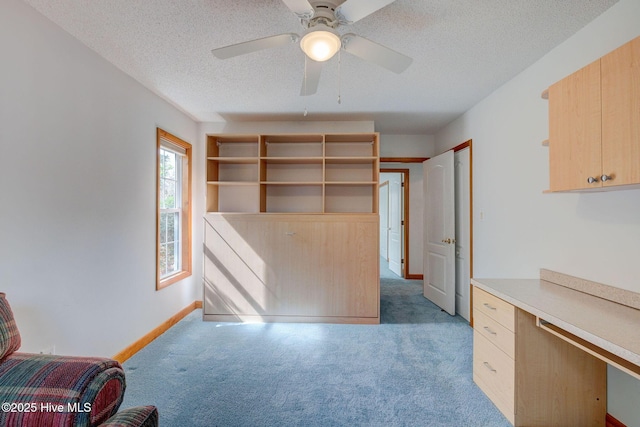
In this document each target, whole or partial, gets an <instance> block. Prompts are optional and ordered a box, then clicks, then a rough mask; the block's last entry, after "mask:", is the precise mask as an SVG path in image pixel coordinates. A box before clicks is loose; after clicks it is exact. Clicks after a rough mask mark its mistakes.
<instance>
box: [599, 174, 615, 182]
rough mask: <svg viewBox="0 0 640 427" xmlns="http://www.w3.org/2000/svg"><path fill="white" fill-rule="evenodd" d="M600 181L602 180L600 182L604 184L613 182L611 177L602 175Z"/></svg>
mask: <svg viewBox="0 0 640 427" xmlns="http://www.w3.org/2000/svg"><path fill="white" fill-rule="evenodd" d="M600 179H601V180H602V182H605V181H611V180H613V177H612V176H611V175H602V176H601V177H600Z"/></svg>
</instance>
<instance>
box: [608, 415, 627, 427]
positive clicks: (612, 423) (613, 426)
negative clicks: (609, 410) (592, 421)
mask: <svg viewBox="0 0 640 427" xmlns="http://www.w3.org/2000/svg"><path fill="white" fill-rule="evenodd" d="M605 421H606V424H605V426H606V427H627V426H626V425H625V424H624V423H622V422H620V421H618V420H617V419H615V418H614V417H613V415H611V414H607V417H606V418H605Z"/></svg>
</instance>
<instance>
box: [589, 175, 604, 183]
mask: <svg viewBox="0 0 640 427" xmlns="http://www.w3.org/2000/svg"><path fill="white" fill-rule="evenodd" d="M603 176H604V175H603ZM587 182H588V183H589V184H594V183H596V182H598V178H595V177H593V176H590V177H589V178H587Z"/></svg>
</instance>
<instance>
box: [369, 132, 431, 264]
mask: <svg viewBox="0 0 640 427" xmlns="http://www.w3.org/2000/svg"><path fill="white" fill-rule="evenodd" d="M435 155H436V153H435V146H434V138H433V137H432V136H431V135H381V136H380V157H433V156H435ZM380 167H381V168H389V169H409V233H408V237H409V274H413V275H421V274H422V273H423V270H422V252H423V250H422V246H423V245H422V240H423V239H422V230H423V227H422V224H423V219H422V215H423V213H422V211H423V209H422V207H423V202H422V200H423V195H422V193H423V190H422V163H382V164H381V165H380Z"/></svg>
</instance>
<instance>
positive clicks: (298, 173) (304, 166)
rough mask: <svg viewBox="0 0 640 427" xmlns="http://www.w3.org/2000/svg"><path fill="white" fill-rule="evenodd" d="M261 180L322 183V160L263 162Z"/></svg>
mask: <svg viewBox="0 0 640 427" xmlns="http://www.w3.org/2000/svg"><path fill="white" fill-rule="evenodd" d="M260 180H261V181H266V182H267V183H269V182H322V180H323V171H322V160H320V161H317V162H306V163H299V162H287V161H270V160H262V164H261V173H260Z"/></svg>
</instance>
